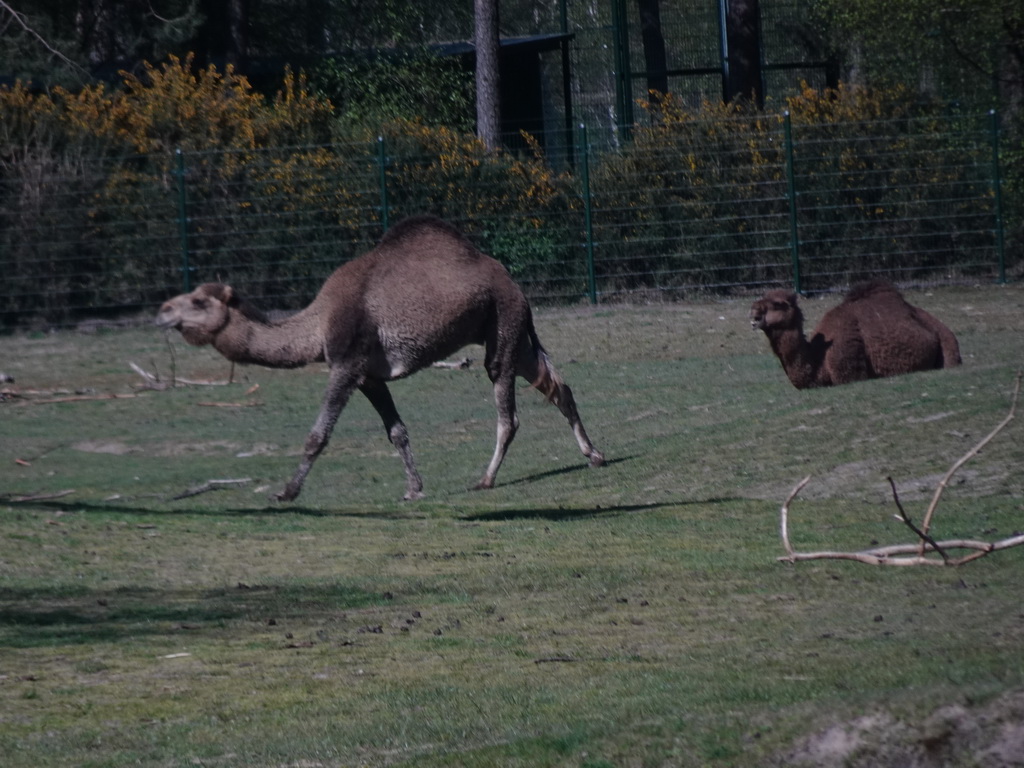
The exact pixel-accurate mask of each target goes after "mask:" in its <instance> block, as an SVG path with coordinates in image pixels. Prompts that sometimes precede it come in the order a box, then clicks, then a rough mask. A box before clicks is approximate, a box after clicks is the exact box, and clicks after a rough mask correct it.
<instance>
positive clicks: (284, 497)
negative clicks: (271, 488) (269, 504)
mask: <svg viewBox="0 0 1024 768" xmlns="http://www.w3.org/2000/svg"><path fill="white" fill-rule="evenodd" d="M298 497H299V492H298V491H292V490H289V489H288V488H285V489H284V490H283V491H279V492H278V493H274V494H271V496H270V498H272V499H274V500H275V501H295V499H297V498H298Z"/></svg>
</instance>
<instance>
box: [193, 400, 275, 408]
mask: <svg viewBox="0 0 1024 768" xmlns="http://www.w3.org/2000/svg"><path fill="white" fill-rule="evenodd" d="M196 405H203V406H206V407H207V408H256V407H258V406H261V405H263V403H261V402H258V401H256V400H253V401H252V402H250V403H215V402H205V403H196Z"/></svg>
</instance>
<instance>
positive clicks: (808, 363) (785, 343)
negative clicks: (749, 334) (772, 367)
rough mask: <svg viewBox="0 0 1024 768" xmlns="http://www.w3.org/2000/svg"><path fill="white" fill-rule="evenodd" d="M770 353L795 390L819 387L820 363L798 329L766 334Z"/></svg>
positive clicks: (820, 382)
mask: <svg viewBox="0 0 1024 768" xmlns="http://www.w3.org/2000/svg"><path fill="white" fill-rule="evenodd" d="M766 335H767V336H768V341H769V342H770V343H771V346H772V351H773V352H774V353H775V355H776V357H778V358H779V361H780V362H781V363H782V368H783V370H785V371H786V376H788V377H789V380H790V381H791V382H792V383H793V386H794V387H796V388H797V389H804V388H806V387H815V386H820V385H821V384H822V381H821V380H820V377H821V363H822V361H821V360H820V359H816V358H817V356H816V355H815V354H814V350H813V348H812V346H811V343H810V342H809V341H808V340H807V337H806V336H804V332H803V330H802V329H800V328H791V329H788V330H781V331H780V330H776V331H771V332H766Z"/></svg>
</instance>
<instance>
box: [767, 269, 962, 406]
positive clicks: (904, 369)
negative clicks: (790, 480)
mask: <svg viewBox="0 0 1024 768" xmlns="http://www.w3.org/2000/svg"><path fill="white" fill-rule="evenodd" d="M750 324H751V325H752V326H753V327H754V329H755V330H756V329H758V328H760V329H761V330H762V331H764V333H765V335H766V336H767V337H768V341H769V343H770V344H771V347H772V351H773V352H774V353H775V354H776V356H777V357H778V358H779V360H780V361H781V362H782V367H783V369H785V371H786V375H787V376H788V377H789V380H790V381H791V382H792V383H793V386H794V387H796V388H797V389H803V388H805V387H828V386H832V385H834V384H849V383H850V382H853V381H862V380H864V379H879V378H884V377H887V376H899V375H901V374H904V373H912V372H914V371H927V370H931V369H934V368H949V367H951V366H954V365H959V364H960V347H959V345H958V344H957V340H956V336H954V335H953V332H952V331H950V330H949V328H947V327H946V326H945V325H943V324H942V323H941V322H939V320H937V319H936V318H935V317H933V316H932V315H930V314H929V313H927V312H925V311H924V310H923V309H920V308H919V307H915V306H912V305H910V304H908V303H907V302H906V301H905V300H904V299H903V296H902V295H900V292H899V291H898V290H896V288H895V287H894V286H892V285H891V284H889V283H887V282H884V281H881V280H874V281H871V282H867V283H862V284H860V285H857V286H855V287H854V288H853V289H851V290H850V292H849V293H848V294H847V295H846V298H845V299H844V300H843V302H842V303H841V304H840V305H839V306H837V307H834V308H833V309H830V310H829V311H828V312H826V313H825V316H824V317H823V318H822V319H821V322H820V323H818V327H817V328H816V329H815V330H814V335H813V336H811V338H810V340H808V339H807V338H806V337H805V336H804V331H803V325H804V316H803V313H802V312H801V311H800V307H798V306H797V297H796V294H795V293H793V292H791V291H785V290H775V291H769V292H768V293H766V294H765V295H764V298H761V299H758V300H757V301H755V302H754V304H753V306H752V307H751V308H750Z"/></svg>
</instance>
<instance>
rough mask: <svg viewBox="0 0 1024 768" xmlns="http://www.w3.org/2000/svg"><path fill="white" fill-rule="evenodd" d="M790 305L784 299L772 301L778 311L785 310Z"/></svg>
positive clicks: (773, 306) (773, 307)
mask: <svg viewBox="0 0 1024 768" xmlns="http://www.w3.org/2000/svg"><path fill="white" fill-rule="evenodd" d="M788 306H789V305H788V304H787V303H786V302H784V301H773V302H772V309H774V310H776V311H778V312H781V311H782V310H784V309H785V308H786V307H788Z"/></svg>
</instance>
